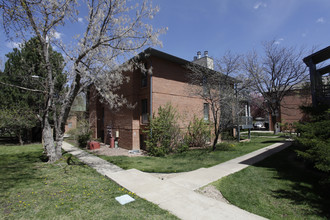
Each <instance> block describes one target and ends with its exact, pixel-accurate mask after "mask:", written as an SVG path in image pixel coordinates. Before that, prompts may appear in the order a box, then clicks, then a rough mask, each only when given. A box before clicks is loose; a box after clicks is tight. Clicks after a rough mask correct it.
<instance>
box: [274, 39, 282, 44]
mask: <svg viewBox="0 0 330 220" xmlns="http://www.w3.org/2000/svg"><path fill="white" fill-rule="evenodd" d="M282 41H284V38H279V39H278V40H277V41H275V42H274V44H280V43H281V42H282Z"/></svg>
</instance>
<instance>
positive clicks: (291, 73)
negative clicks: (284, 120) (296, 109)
mask: <svg viewBox="0 0 330 220" xmlns="http://www.w3.org/2000/svg"><path fill="white" fill-rule="evenodd" d="M263 46H264V55H263V56H259V55H258V54H257V53H256V52H252V53H249V54H248V55H247V56H246V58H245V61H244V65H243V66H244V69H245V71H246V73H247V75H248V77H249V78H250V79H251V80H252V81H253V88H254V90H255V91H257V92H259V93H260V94H261V95H262V96H263V98H264V102H265V106H266V110H267V112H268V113H269V114H270V115H271V118H272V122H273V129H274V133H275V132H276V129H275V127H274V126H275V123H276V122H277V121H278V116H279V114H280V105H281V101H282V99H283V97H284V96H285V95H287V94H288V92H290V91H291V90H292V88H293V87H294V86H295V85H297V84H299V83H301V82H303V81H305V80H306V79H307V72H306V65H304V63H303V61H302V58H303V52H304V51H303V50H302V49H300V50H296V49H295V48H293V47H282V46H280V45H278V44H276V42H275V41H270V42H266V43H264V45H263Z"/></svg>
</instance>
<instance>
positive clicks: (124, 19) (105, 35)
mask: <svg viewBox="0 0 330 220" xmlns="http://www.w3.org/2000/svg"><path fill="white" fill-rule="evenodd" d="M80 3H81V5H80V6H79V5H78V3H77V1H75V0H42V1H39V0H1V3H0V6H1V7H0V10H1V12H2V18H3V19H2V22H3V28H4V30H5V31H6V33H7V35H8V36H9V37H12V36H13V34H14V37H18V38H19V39H21V40H24V39H27V38H30V37H31V36H36V37H37V38H38V40H39V43H40V48H41V50H40V51H39V52H40V54H41V55H42V58H43V61H44V62H43V63H44V68H45V69H46V71H47V77H46V79H45V81H46V82H45V83H46V85H47V86H46V91H45V92H46V94H47V96H46V97H47V98H46V101H45V108H44V109H43V111H42V114H40V116H39V119H40V120H41V121H42V127H43V132H42V138H43V141H44V151H45V153H46V154H47V157H48V158H49V162H54V161H56V160H58V159H59V158H60V157H61V155H62V153H61V146H62V141H63V133H64V126H65V122H66V120H67V118H68V115H69V112H70V109H71V106H72V103H73V101H74V99H75V97H76V96H77V94H78V93H79V92H81V91H83V90H84V89H85V88H86V87H88V86H89V85H90V84H94V86H95V88H96V90H97V91H98V92H99V93H100V94H101V96H102V97H103V101H104V102H106V103H108V104H109V105H110V107H112V108H116V107H120V106H123V105H127V104H128V103H127V100H126V99H125V98H124V97H122V96H120V95H118V94H117V93H116V91H117V90H118V88H119V87H120V85H121V84H122V83H123V82H124V81H126V80H128V79H127V78H125V77H124V76H123V75H122V74H121V72H122V71H125V70H129V69H131V68H133V65H132V64H131V63H128V62H127V63H125V64H124V65H119V61H118V60H119V59H120V58H127V57H128V56H132V55H136V51H137V50H139V49H140V48H143V47H144V46H146V45H154V44H160V42H159V41H158V35H159V34H160V33H161V32H162V31H163V30H153V28H152V26H151V25H149V24H147V23H145V22H146V21H147V20H148V19H152V18H153V16H154V15H155V14H156V13H157V12H158V8H153V7H152V5H151V2H149V1H148V0H144V1H143V2H142V3H141V4H133V3H132V2H127V1H125V0H85V1H80ZM78 7H84V9H86V10H87V16H86V17H85V18H84V19H85V20H84V24H85V26H84V30H83V31H82V32H81V33H77V35H76V36H75V38H73V40H72V41H73V42H70V43H68V44H65V43H63V42H61V41H60V40H59V39H57V35H58V32H57V31H58V29H59V28H60V27H61V26H64V25H65V23H66V22H73V23H74V22H77V23H78V18H79V17H78V15H79V12H78ZM16 35H17V36H16ZM50 45H56V46H57V48H59V49H60V50H61V52H62V53H63V54H65V56H66V63H65V70H66V71H67V72H68V82H67V87H66V88H65V90H64V91H63V93H62V94H61V95H56V94H54V85H55V83H56V82H55V78H54V73H53V70H52V66H51V65H50V61H49V50H48V48H49V47H50ZM57 106H60V107H59V108H58V107H57ZM50 110H52V112H53V113H54V115H53V119H54V131H55V140H54V138H53V133H52V130H51V125H50V121H49V119H50V115H49V114H50Z"/></svg>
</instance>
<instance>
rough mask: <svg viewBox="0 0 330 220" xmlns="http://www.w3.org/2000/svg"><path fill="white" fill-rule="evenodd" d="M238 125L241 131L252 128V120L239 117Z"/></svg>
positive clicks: (249, 117) (248, 117)
mask: <svg viewBox="0 0 330 220" xmlns="http://www.w3.org/2000/svg"><path fill="white" fill-rule="evenodd" d="M239 125H240V126H241V127H242V129H247V128H253V118H252V117H251V116H240V117H239Z"/></svg>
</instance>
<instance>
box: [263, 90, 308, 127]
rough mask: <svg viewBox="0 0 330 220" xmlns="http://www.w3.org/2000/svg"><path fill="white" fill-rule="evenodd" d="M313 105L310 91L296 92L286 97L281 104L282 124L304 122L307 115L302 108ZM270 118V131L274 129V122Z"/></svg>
mask: <svg viewBox="0 0 330 220" xmlns="http://www.w3.org/2000/svg"><path fill="white" fill-rule="evenodd" d="M310 104H312V97H311V94H310V90H294V91H292V92H290V93H289V94H288V95H286V96H285V97H284V98H283V99H282V102H281V110H280V113H281V114H280V118H279V120H280V121H281V123H289V124H292V123H293V122H299V121H304V120H305V118H306V115H304V114H303V113H302V111H301V110H300V108H299V107H300V106H308V105H310ZM269 117H270V126H269V129H270V130H271V129H272V121H271V116H269Z"/></svg>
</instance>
